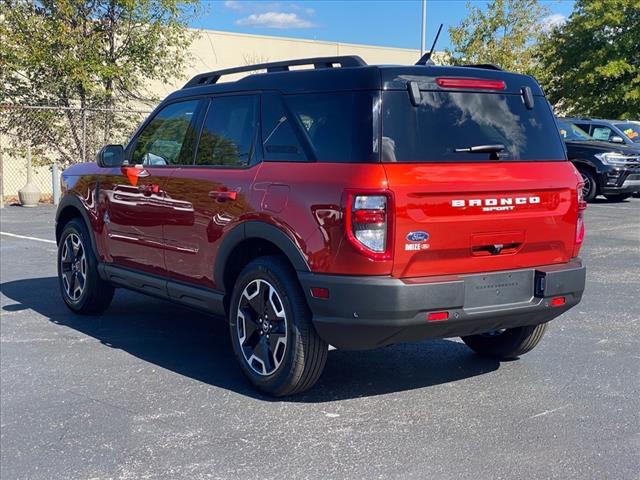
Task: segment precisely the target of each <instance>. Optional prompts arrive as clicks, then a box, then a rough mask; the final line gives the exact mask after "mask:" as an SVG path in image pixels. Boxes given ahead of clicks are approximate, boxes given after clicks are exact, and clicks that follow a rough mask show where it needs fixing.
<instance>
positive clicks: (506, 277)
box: [464, 270, 535, 308]
mask: <svg viewBox="0 0 640 480" xmlns="http://www.w3.org/2000/svg"><path fill="white" fill-rule="evenodd" d="M534 274H535V271H534V270H521V271H517V272H508V273H488V274H483V275H470V276H468V277H464V307H465V308H476V307H488V306H491V305H505V304H509V303H523V302H529V301H530V300H531V297H533V283H534V281H533V280H534Z"/></svg>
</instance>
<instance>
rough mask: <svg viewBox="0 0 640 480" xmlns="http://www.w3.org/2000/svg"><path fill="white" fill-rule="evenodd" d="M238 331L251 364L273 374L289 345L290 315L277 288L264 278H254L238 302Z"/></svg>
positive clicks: (263, 374) (245, 355)
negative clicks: (288, 326) (288, 324)
mask: <svg viewBox="0 0 640 480" xmlns="http://www.w3.org/2000/svg"><path fill="white" fill-rule="evenodd" d="M237 334H238V340H239V342H240V349H241V350H242V354H243V356H244V359H245V361H246V362H247V365H249V367H250V368H251V369H252V370H253V371H254V372H255V373H257V374H258V375H262V376H268V375H271V374H273V373H274V372H275V371H276V370H277V369H278V367H279V366H280V364H281V363H282V361H283V360H284V357H285V353H286V349H287V316H286V313H285V311H284V304H283V303H282V299H281V298H280V295H279V294H278V292H277V290H276V289H275V288H274V287H273V285H271V284H270V283H269V282H267V281H266V280H263V279H256V280H253V281H251V282H250V283H249V284H248V285H247V286H246V287H245V289H244V290H243V291H242V295H241V296H240V301H239V302H238V316H237Z"/></svg>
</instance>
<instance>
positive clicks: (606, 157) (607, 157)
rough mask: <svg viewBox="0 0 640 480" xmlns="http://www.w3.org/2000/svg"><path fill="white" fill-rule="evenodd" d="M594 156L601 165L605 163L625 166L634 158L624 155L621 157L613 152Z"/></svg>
mask: <svg viewBox="0 0 640 480" xmlns="http://www.w3.org/2000/svg"><path fill="white" fill-rule="evenodd" d="M595 156H596V158H598V159H600V161H602V163H606V164H607V165H626V164H627V163H628V162H629V161H630V160H631V159H632V158H635V157H627V156H626V155H621V154H619V153H615V152H607V153H596V155H595Z"/></svg>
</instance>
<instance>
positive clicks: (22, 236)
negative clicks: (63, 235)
mask: <svg viewBox="0 0 640 480" xmlns="http://www.w3.org/2000/svg"><path fill="white" fill-rule="evenodd" d="M0 235H5V236H7V237H13V238H21V239H23V240H34V241H36V242H44V243H53V244H54V245H55V243H56V242H54V241H53V240H47V239H45V238H36V237H29V236H27V235H16V234H15V233H9V232H0Z"/></svg>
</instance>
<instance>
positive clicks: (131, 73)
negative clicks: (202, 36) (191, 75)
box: [0, 0, 198, 164]
mask: <svg viewBox="0 0 640 480" xmlns="http://www.w3.org/2000/svg"><path fill="white" fill-rule="evenodd" d="M197 9H198V4H197V3H196V0H0V105H2V104H4V105H7V104H9V105H14V107H11V108H7V107H0V131H1V132H0V134H2V133H3V134H5V135H7V136H8V139H7V138H5V140H7V141H5V142H4V143H5V145H9V146H8V147H7V148H8V150H10V151H13V152H17V153H16V155H20V153H19V152H20V151H21V150H20V149H21V148H22V147H23V146H24V145H25V144H26V143H29V144H30V146H31V147H32V150H33V152H34V157H35V158H36V159H37V161H38V162H39V163H40V164H46V163H51V162H53V161H55V162H59V163H63V164H69V163H73V162H77V161H79V160H80V159H83V158H84V159H89V158H91V157H92V155H93V153H94V150H95V149H96V148H99V146H100V145H101V144H104V143H109V142H110V143H113V142H115V141H121V140H122V139H123V138H126V134H127V133H130V132H131V131H132V130H133V128H134V127H135V124H136V123H137V122H138V121H139V120H140V115H131V114H127V113H117V114H116V113H113V112H111V111H110V110H109V111H104V110H95V109H96V108H102V109H113V108H114V107H117V108H130V107H136V108H144V103H151V102H155V101H156V100H157V98H154V97H153V95H151V94H150V93H149V83H150V82H153V81H156V82H158V81H159V82H163V83H166V82H169V81H171V80H174V79H176V78H179V77H181V76H182V75H181V74H182V72H183V71H184V67H185V64H186V63H187V62H188V61H189V56H188V55H187V48H188V47H189V45H190V43H191V41H192V39H193V37H194V35H195V34H194V32H193V31H191V30H189V29H188V28H187V22H188V20H189V19H190V18H191V16H192V15H193V14H195V13H196V10H197ZM15 105H36V106H44V105H48V106H56V107H62V108H60V109H57V110H56V109H49V110H48V109H20V108H16V107H15ZM87 108H89V109H93V110H87ZM9 153H10V152H9Z"/></svg>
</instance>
